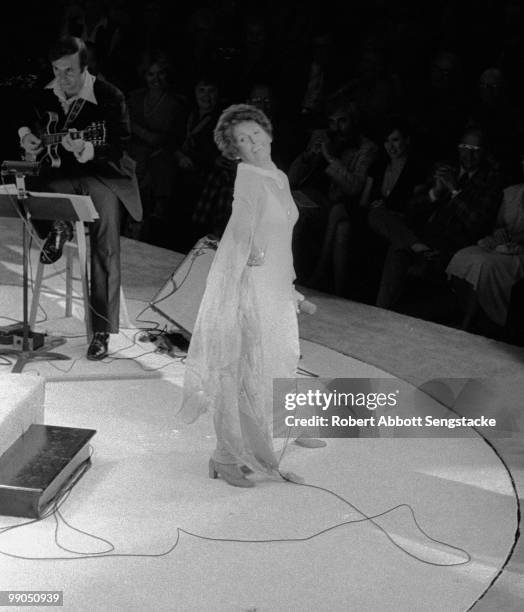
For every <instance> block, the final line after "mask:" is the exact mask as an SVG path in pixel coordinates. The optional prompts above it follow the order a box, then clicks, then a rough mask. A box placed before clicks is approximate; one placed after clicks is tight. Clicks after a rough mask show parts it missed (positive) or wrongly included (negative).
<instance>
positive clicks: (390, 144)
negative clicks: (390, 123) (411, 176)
mask: <svg viewBox="0 0 524 612" xmlns="http://www.w3.org/2000/svg"><path fill="white" fill-rule="evenodd" d="M408 147H409V137H407V136H404V134H402V132H401V131H400V130H393V131H392V132H391V134H390V135H389V136H388V137H387V138H386V140H385V141H384V148H385V149H386V153H387V154H388V155H389V156H390V157H391V159H398V158H399V157H404V156H405V155H406V154H407V152H408Z"/></svg>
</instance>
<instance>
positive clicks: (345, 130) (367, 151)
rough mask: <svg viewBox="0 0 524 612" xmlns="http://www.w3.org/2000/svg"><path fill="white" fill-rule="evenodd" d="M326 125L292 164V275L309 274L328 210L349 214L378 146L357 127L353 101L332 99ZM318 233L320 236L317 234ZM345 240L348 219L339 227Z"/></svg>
mask: <svg viewBox="0 0 524 612" xmlns="http://www.w3.org/2000/svg"><path fill="white" fill-rule="evenodd" d="M326 110H327V117H328V125H329V127H328V129H327V130H316V131H315V132H313V135H312V136H311V139H310V141H309V144H308V145H307V148H306V150H305V151H304V152H303V153H301V154H300V155H299V156H298V157H297V158H296V159H295V161H294V162H293V163H292V164H291V167H290V169H289V173H288V175H289V181H290V184H291V187H292V189H294V190H295V193H294V196H295V197H296V199H297V200H298V204H299V207H300V209H301V217H300V219H299V221H298V223H297V225H296V226H295V237H294V241H295V244H294V248H295V250H296V253H295V265H296V266H297V275H298V277H299V278H300V277H301V276H302V278H304V277H303V275H304V274H307V275H308V276H309V274H310V272H311V270H309V269H308V268H309V267H310V266H311V263H312V262H311V261H309V262H308V259H309V260H311V257H312V256H313V255H314V252H315V248H314V247H315V243H316V244H317V245H318V244H321V241H322V237H323V229H324V226H325V223H326V220H327V217H328V216H329V212H330V209H332V208H333V207H334V206H338V208H337V210H339V211H341V214H345V213H342V211H346V212H347V214H348V215H349V216H351V212H352V211H353V210H354V207H355V204H356V203H357V202H358V199H359V197H360V195H361V192H362V189H363V187H364V184H365V181H366V177H367V175H368V172H369V168H370V166H371V164H372V163H373V162H374V161H375V159H376V156H377V151H378V149H377V146H376V145H375V144H374V143H373V142H371V140H369V139H368V138H367V137H366V136H364V134H363V133H362V131H361V129H360V121H359V113H358V110H357V107H356V105H355V104H354V102H352V101H350V100H349V99H348V98H345V97H335V98H333V99H332V100H330V101H329V102H328V105H327V107H326ZM319 231H320V234H319ZM338 232H339V234H341V237H340V239H341V240H347V238H348V236H347V235H348V232H349V223H346V224H345V225H344V226H342V225H341V226H340V227H339V228H338Z"/></svg>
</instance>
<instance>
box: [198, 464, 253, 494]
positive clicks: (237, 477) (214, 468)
mask: <svg viewBox="0 0 524 612" xmlns="http://www.w3.org/2000/svg"><path fill="white" fill-rule="evenodd" d="M218 476H220V477H221V478H222V479H223V480H225V481H226V482H227V483H228V484H230V485H233V486H234V487H254V486H255V483H254V482H252V481H251V480H248V479H247V478H246V477H245V476H244V474H243V473H242V471H241V470H240V468H239V467H238V465H236V464H228V463H218V462H217V461H215V460H214V459H210V460H209V478H218Z"/></svg>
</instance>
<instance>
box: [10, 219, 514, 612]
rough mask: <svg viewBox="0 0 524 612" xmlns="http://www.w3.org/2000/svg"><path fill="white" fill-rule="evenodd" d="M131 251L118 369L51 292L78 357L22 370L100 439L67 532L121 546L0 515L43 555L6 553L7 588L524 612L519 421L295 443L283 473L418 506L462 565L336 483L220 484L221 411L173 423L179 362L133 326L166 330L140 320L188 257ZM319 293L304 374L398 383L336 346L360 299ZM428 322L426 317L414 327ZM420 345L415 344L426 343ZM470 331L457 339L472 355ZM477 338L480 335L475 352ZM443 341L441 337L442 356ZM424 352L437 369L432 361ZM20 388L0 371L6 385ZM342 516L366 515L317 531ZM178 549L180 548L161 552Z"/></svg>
mask: <svg viewBox="0 0 524 612" xmlns="http://www.w3.org/2000/svg"><path fill="white" fill-rule="evenodd" d="M0 236H1V243H2V246H1V247H0V292H1V294H0V315H3V316H4V317H13V318H18V319H19V318H20V314H21V301H20V295H21V293H20V265H19V262H18V259H19V243H18V242H17V238H18V230H17V223H16V222H15V221H13V222H9V223H6V224H4V228H3V229H2V231H1V234H0ZM122 248H123V259H124V288H125V293H126V302H127V308H128V311H129V314H130V323H131V326H130V329H125V330H122V333H121V334H120V335H119V336H118V337H117V338H113V339H112V343H111V346H110V348H111V352H112V355H111V356H110V358H109V359H108V360H107V363H105V362H104V363H93V362H88V361H87V360H86V359H85V357H84V354H85V349H86V345H85V338H84V337H81V336H82V332H83V327H82V312H81V309H80V307H78V308H77V309H76V310H75V315H76V316H75V317H74V318H73V319H71V320H65V319H63V318H62V310H61V305H60V298H57V297H56V296H44V297H43V301H42V305H43V307H44V310H45V312H46V320H45V321H44V320H42V319H44V316H43V315H42V316H41V317H39V318H40V319H41V320H42V322H41V323H40V324H39V329H42V330H47V331H49V332H53V333H59V334H61V335H67V336H80V337H77V338H70V339H69V340H68V342H67V343H66V344H65V345H64V346H62V347H60V349H59V350H60V351H61V352H64V353H66V354H69V355H71V356H72V357H73V360H72V361H70V362H55V363H51V362H49V363H45V362H42V363H41V362H31V363H30V364H29V365H28V366H27V367H26V368H25V369H24V373H27V374H32V375H34V376H38V377H40V378H41V379H42V378H43V379H44V380H45V404H44V408H45V414H44V420H45V423H47V424H52V425H61V426H71V427H85V428H93V429H96V430H97V434H96V435H95V437H94V438H93V441H92V442H93V457H92V468H91V469H90V470H89V471H88V472H87V473H86V474H85V475H84V476H83V477H82V479H81V480H80V481H79V482H78V483H77V485H76V486H75V487H74V488H73V490H72V492H71V494H70V496H69V498H68V499H67V500H66V501H65V503H64V504H63V506H62V507H61V509H60V513H61V515H62V516H63V518H64V519H65V520H66V521H67V522H68V523H69V525H70V526H72V527H75V528H77V529H80V530H82V531H84V532H88V533H90V534H93V535H96V536H97V537H99V538H104V539H105V540H107V541H110V542H111V543H112V544H113V545H114V547H115V549H114V550H113V551H112V552H109V553H107V555H104V554H103V551H105V550H107V549H108V544H107V543H105V542H102V541H97V540H94V539H93V538H90V537H88V536H87V535H86V534H82V533H79V532H78V531H74V530H73V529H72V528H71V527H69V526H68V525H67V524H65V523H64V522H63V521H62V519H61V518H60V517H59V516H57V520H58V521H59V524H60V529H59V531H58V536H57V541H58V543H59V544H60V545H61V546H63V547H65V548H67V549H70V550H74V551H78V553H92V555H91V557H89V558H82V559H78V557H79V556H82V555H79V554H76V553H71V552H66V551H64V550H62V549H60V548H59V547H58V546H57V543H56V542H55V529H56V522H55V518H53V517H48V518H47V519H45V520H43V521H41V522H38V523H35V524H32V525H28V526H23V527H20V528H17V529H13V530H10V531H4V532H3V533H1V529H2V528H3V527H6V526H8V525H12V524H19V523H22V522H24V520H23V519H13V518H10V517H0V551H1V552H2V553H8V554H10V555H14V556H18V557H31V558H32V560H27V559H19V558H13V557H9V556H1V555H0V576H1V578H0V585H1V586H0V588H1V589H8V590H62V591H63V592H64V609H66V610H75V611H77V610H89V611H91V610H123V611H124V610H125V611H128V610H166V611H167V610H177V611H178V610H183V611H185V610H188V611H189V610H195V611H202V610H206V611H207V610H209V611H215V610H216V611H222V610H223V611H228V612H229V611H231V612H232V611H239V612H240V611H244V612H246V611H255V610H256V611H258V612H264V611H271V612H273V611H275V612H277V611H278V612H280V611H283V612H287V611H290V612H295V610H308V611H312V612H313V611H315V612H316V611H318V610H329V611H339V610H340V611H346V610H356V611H359V612H360V611H365V612H368V611H377V612H382V611H389V610H395V611H397V610H399V611H417V612H418V611H419V610H424V611H437V610H438V611H446V612H449V611H455V610H456V611H463V610H464V611H465V610H468V609H474V610H490V611H491V610H495V609H496V610H522V609H524V586H523V585H524V581H523V580H522V573H523V567H524V565H523V564H524V552H523V547H522V543H521V542H516V540H517V537H518V529H519V525H518V512H519V499H518V498H519V491H520V495H521V496H522V489H523V483H524V477H523V469H522V466H523V464H524V453H523V452H522V438H521V436H522V430H521V428H520V425H521V416H520V414H519V413H517V412H516V411H515V413H514V414H513V413H512V414H508V413H505V414H504V419H505V422H506V423H508V428H507V429H508V432H507V435H508V436H509V437H508V438H505V439H504V440H491V441H489V440H485V439H483V438H482V437H481V436H479V435H475V433H474V432H472V435H471V436H470V437H467V438H459V437H454V438H453V437H450V438H440V439H433V438H398V439H394V438H387V437H379V438H374V439H359V438H347V439H331V440H328V441H327V442H328V445H327V446H326V447H325V448H321V449H314V450H311V449H303V448H299V447H298V446H296V445H293V444H290V445H289V446H288V447H287V450H286V453H285V455H284V459H283V464H282V467H283V468H284V469H289V470H292V471H294V472H296V473H298V474H300V475H301V476H302V477H304V479H305V481H306V484H313V485H318V486H321V487H325V488H327V489H330V490H332V491H334V492H336V493H337V494H338V495H340V496H342V497H344V498H345V499H346V500H348V501H349V502H351V504H353V505H354V506H355V507H356V508H358V509H360V511H362V512H364V513H365V514H367V515H368V516H369V515H376V514H380V513H382V512H384V511H386V510H388V509H389V508H392V507H395V506H397V505H399V504H409V505H410V506H411V507H412V508H413V510H414V513H415V516H416V519H417V521H418V523H419V525H420V527H421V528H422V529H423V530H424V531H425V532H426V533H427V534H428V536H430V538H434V539H435V540H438V541H440V542H445V543H448V544H450V545H452V546H454V547H457V548H459V549H463V550H464V551H467V553H469V555H470V556H471V560H470V561H469V562H468V563H466V564H463V565H454V564H459V563H461V562H463V561H465V560H467V558H466V557H465V556H464V554H463V553H461V552H460V551H458V550H455V549H452V548H450V547H447V546H445V545H443V544H437V543H436V542H434V541H432V540H431V539H428V538H427V537H425V536H424V535H423V534H422V533H421V532H420V531H419V530H418V529H417V527H416V525H415V524H414V522H413V519H412V516H411V514H410V512H409V510H408V508H407V507H405V506H404V507H401V508H398V509H397V510H395V511H393V512H390V513H388V514H386V515H384V516H383V517H380V518H377V519H376V521H377V523H378V525H380V526H381V527H382V528H383V529H385V530H386V531H387V532H388V533H389V534H390V536H391V538H392V539H393V540H394V541H395V542H396V543H397V544H398V545H399V546H401V547H402V548H404V549H406V551H407V552H408V553H411V554H412V555H415V556H417V557H420V558H421V559H422V561H423V562H421V561H419V560H416V559H415V558H413V557H412V556H409V555H408V554H406V552H403V551H402V550H400V549H399V548H398V547H396V546H395V545H394V544H393V543H392V542H391V541H390V540H389V539H388V538H387V537H386V535H385V534H384V533H383V532H382V531H380V529H379V528H378V527H377V526H376V525H373V524H372V523H371V522H370V521H365V520H364V521H363V520H362V518H363V516H362V514H361V513H359V512H358V511H357V510H356V509H355V508H352V507H350V506H349V505H347V504H345V503H344V502H343V501H341V500H340V499H337V498H336V497H334V496H333V495H330V494H329V493H327V492H325V491H322V490H318V489H313V488H308V487H302V486H300V485H294V484H291V483H285V482H282V483H279V482H273V481H268V480H263V479H260V478H257V485H256V486H255V487H254V488H253V489H238V488H235V487H230V486H228V485H227V484H226V483H224V482H223V481H221V480H220V479H219V480H210V479H209V478H208V477H207V458H208V456H209V454H210V452H211V450H212V449H213V446H214V438H213V428H212V424H211V422H210V418H209V416H207V415H206V416H204V417H203V418H202V419H200V420H199V421H198V422H197V423H195V424H193V425H191V426H187V427H184V428H180V427H179V426H177V425H176V424H175V421H174V414H175V412H176V410H177V407H178V405H179V402H180V395H181V383H182V378H183V367H184V366H183V359H173V358H171V357H168V356H165V355H160V354H157V353H154V352H153V351H154V348H155V347H154V345H152V344H151V343H149V342H140V341H139V340H138V338H139V336H140V334H139V332H138V329H137V328H138V327H152V326H153V323H154V322H159V323H160V324H161V326H162V325H164V323H165V321H163V320H162V319H161V318H160V317H158V316H157V315H154V313H152V312H151V311H150V310H147V311H146V312H145V313H143V314H142V315H141V316H140V319H141V321H139V322H137V321H136V320H135V317H136V315H137V314H139V313H140V311H141V310H143V309H144V308H145V307H146V306H147V301H148V299H150V298H152V296H153V295H154V294H155V292H156V291H157V290H158V289H159V288H160V286H161V285H162V284H163V282H164V280H165V279H166V278H167V276H168V275H169V274H170V272H171V271H172V270H173V269H174V266H175V265H176V262H177V261H179V260H180V256H179V255H177V254H176V253H172V252H170V251H165V250H162V249H156V248H154V247H151V246H149V245H141V244H138V243H134V242H133V241H129V240H125V239H124V240H123V245H122ZM34 257H35V253H33V258H34ZM316 301H317V304H318V305H319V314H320V316H319V317H318V318H317V319H316V322H315V319H314V318H310V319H307V320H305V321H304V322H303V325H302V329H303V330H304V329H306V330H307V336H308V337H309V338H310V340H306V339H303V340H302V353H303V359H302V361H301V367H302V368H303V369H304V370H306V371H308V372H311V373H315V374H317V375H319V376H322V377H329V378H334V377H348V378H349V377H353V378H363V377H370V378H381V377H390V376H392V375H393V374H396V375H398V374H399V372H398V371H392V368H390V367H387V366H389V364H390V362H388V363H385V364H384V366H383V368H382V369H381V368H380V365H379V364H377V361H376V360H374V362H375V365H369V364H368V363H366V362H365V361H363V360H361V359H357V358H355V357H351V356H349V355H344V354H342V352H341V350H340V347H339V346H337V343H336V342H335V341H333V340H332V338H331V336H330V331H329V330H327V325H326V324H325V317H326V316H327V315H326V313H329V312H333V308H334V309H335V310H337V309H338V310H340V311H344V312H350V313H352V314H351V316H352V317H353V319H355V317H356V316H357V314H358V315H359V316H360V313H361V312H363V309H364V308H365V307H363V306H362V305H353V304H351V303H350V302H343V301H341V300H335V299H334V298H328V297H322V296H319V297H317V300H316ZM335 302H336V303H335ZM78 303H79V305H80V301H79V302H78ZM333 304H334V305H333ZM367 312H368V318H362V319H361V322H360V324H359V323H358V322H356V321H355V328H354V329H351V328H350V327H347V326H345V325H344V324H342V322H341V320H338V319H337V315H336V312H335V314H332V315H330V317H331V318H330V319H329V326H330V327H333V326H335V327H337V330H338V331H337V333H338V335H339V336H341V337H343V336H345V335H346V334H347V335H348V336H349V337H351V334H352V333H354V334H355V336H356V335H358V333H359V329H360V330H361V329H362V325H363V324H370V321H371V320H373V317H376V319H375V320H378V321H381V322H382V323H383V318H382V319H381V318H380V317H383V316H385V315H383V314H382V313H381V312H377V310H376V309H373V308H369V309H368V311H367ZM322 313H324V314H322ZM387 314H389V313H387ZM145 320H148V321H150V323H144V322H143V321H145ZM7 322H8V321H4V323H7ZM363 322H364V323H363ZM420 324H421V322H418V321H417V322H415V321H414V322H413V324H412V328H413V326H415V327H416V326H418V325H420ZM315 325H316V327H315ZM390 325H391V327H392V334H394V333H395V329H396V328H395V329H393V328H394V327H395V325H398V316H393V315H391V323H390ZM424 329H426V328H424ZM427 329H429V331H427V333H428V334H429V333H430V332H431V329H430V328H427ZM443 333H445V332H443ZM450 333H451V332H450ZM416 336H417V334H415V337H406V339H405V342H406V343H409V342H411V343H415V344H416V342H417V337H416ZM468 337H469V336H468V335H467V334H460V333H459V332H457V338H458V339H459V340H460V343H461V345H462V348H463V350H464V352H465V354H467V347H466V346H465V345H464V342H465V339H466V340H467V339H468ZM311 339H313V340H314V341H312V340H311ZM374 341H376V339H374ZM384 342H385V351H384V352H385V353H387V352H388V350H391V346H387V343H388V338H384ZM476 343H477V340H476V339H475V338H472V339H471V346H472V347H475V346H476ZM322 345H325V346H322ZM330 345H331V346H330ZM334 348H336V349H338V350H334ZM495 348H497V350H500V346H498V345H497V347H495ZM444 349H445V344H444V343H443V347H442V354H441V356H440V358H441V359H442V360H443V361H445V359H446V356H445V354H444ZM399 350H400V349H399ZM453 350H455V353H456V350H457V349H453ZM430 357H431V359H433V360H434V359H436V356H435V353H434V352H433V353H432V354H431V356H430ZM122 358H125V359H122ZM516 365H521V364H519V363H518V362H516ZM406 367H407V368H409V367H411V369H412V370H411V371H412V372H413V375H414V378H413V379H412V380H409V377H408V376H403V377H401V378H404V379H405V380H408V382H406V383H405V384H409V383H410V382H412V381H413V380H414V379H415V378H416V374H417V372H418V371H419V370H418V369H417V368H420V367H421V366H420V365H419V364H418V363H417V362H416V361H413V363H412V364H411V365H410V366H408V365H406ZM3 369H4V370H5V371H8V370H9V368H8V367H7V366H5V367H4V368H3ZM439 375H440V372H435V377H438V376H439ZM457 375H460V374H459V373H457ZM479 375H482V372H479ZM8 379H9V378H7V379H6V378H3V379H2V378H0V385H2V384H8V383H7V382H6V381H7V380H8ZM496 387H497V385H494V388H496ZM4 388H5V387H4ZM0 397H1V393H0ZM434 409H435V415H442V416H444V415H446V414H447V410H446V409H445V408H444V407H442V406H441V405H440V404H437V403H435V407H434ZM55 516H56V515H55ZM348 521H357V522H354V523H352V524H346V525H343V526H340V527H338V528H336V529H331V530H329V531H327V532H325V533H319V532H321V531H323V530H326V529H329V528H330V527H332V526H334V525H337V524H339V523H344V522H348ZM178 529H183V530H185V531H187V532H192V533H194V534H198V535H200V536H205V537H206V538H215V539H242V540H244V539H249V540H270V539H271V540H278V539H303V538H308V537H310V536H313V535H314V534H318V535H316V536H315V537H312V538H311V539H309V540H307V541H288V542H271V543H239V542H236V543H234V542H225V541H211V540H205V539H199V538H196V537H194V536H190V535H187V534H186V533H181V532H179V531H178ZM177 540H178V544H177V546H176V547H175V548H174V549H173V550H172V551H171V552H169V554H166V555H164V556H159V555H161V554H162V553H165V552H167V551H168V550H169V549H170V548H172V547H173V545H174V544H175V543H176V542H177ZM135 555H136V556H135ZM57 557H62V558H63V557H69V559H57ZM75 557H76V558H75ZM95 557H98V558H95ZM35 558H38V560H37V559H35ZM446 565H448V566H447V567H446ZM453 565H454V566H453Z"/></svg>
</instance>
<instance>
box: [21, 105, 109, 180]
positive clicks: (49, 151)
mask: <svg viewBox="0 0 524 612" xmlns="http://www.w3.org/2000/svg"><path fill="white" fill-rule="evenodd" d="M47 114H48V121H47V125H46V131H45V133H44V134H41V135H39V138H40V140H41V141H42V146H43V147H44V150H43V151H41V152H40V153H38V154H32V153H27V152H26V153H25V154H24V159H25V160H26V161H31V162H38V163H40V164H44V163H48V164H50V165H51V167H52V168H60V166H61V164H62V160H61V159H60V155H59V154H58V145H59V144H60V142H61V141H62V138H63V137H64V136H67V134H69V135H70V137H71V138H72V139H73V140H75V139H77V138H83V139H84V140H86V141H87V142H92V143H93V145H95V146H99V145H104V144H105V143H106V124H105V121H97V122H93V123H90V124H89V125H88V126H87V127H86V128H85V129H83V130H78V131H77V132H72V131H70V130H67V131H65V132H55V129H56V125H57V123H58V115H57V113H53V112H48V113H47Z"/></svg>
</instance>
